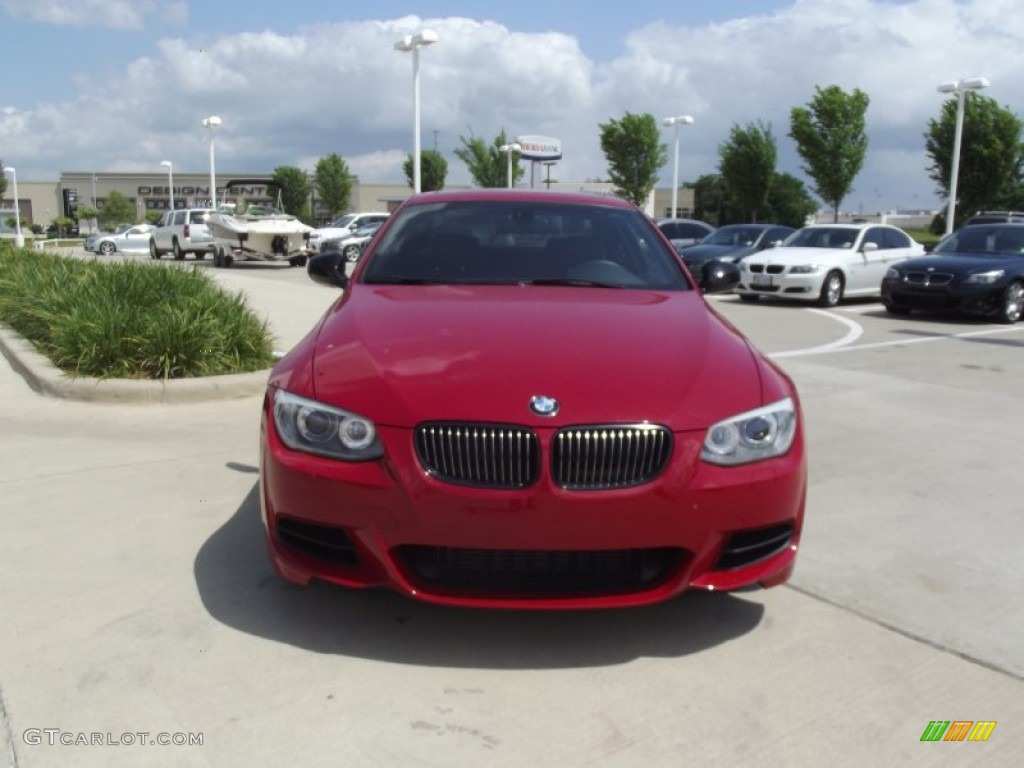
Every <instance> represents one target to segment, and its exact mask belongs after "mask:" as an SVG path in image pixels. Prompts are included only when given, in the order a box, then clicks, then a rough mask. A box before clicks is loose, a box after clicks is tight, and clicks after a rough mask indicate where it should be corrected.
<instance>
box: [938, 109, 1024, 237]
mask: <svg viewBox="0 0 1024 768" xmlns="http://www.w3.org/2000/svg"><path fill="white" fill-rule="evenodd" d="M956 111H957V99H956V97H954V98H951V99H947V100H946V102H945V103H944V104H943V105H942V112H941V114H940V116H939V119H938V120H929V121H928V131H927V132H926V133H925V134H924V137H925V150H926V151H927V153H928V156H929V157H930V158H931V161H932V162H931V166H930V167H929V169H928V176H929V178H931V179H932V181H934V182H935V183H936V184H937V185H938V186H937V192H938V193H939V194H940V195H941V196H942V197H943V198H945V199H947V200H948V199H949V181H950V178H949V177H950V173H951V170H952V157H953V138H954V133H955V131H956ZM1022 130H1024V123H1022V122H1021V120H1020V119H1019V118H1018V117H1017V116H1016V115H1014V114H1013V112H1011V111H1010V110H1009V108H1006V107H1000V106H999V104H997V103H996V101H995V100H994V99H991V98H989V97H987V96H983V95H981V94H980V93H974V92H968V93H967V94H966V98H965V100H964V123H963V134H962V137H961V148H960V169H959V174H958V176H959V178H958V180H957V189H956V194H957V200H958V203H957V207H956V218H957V220H958V221H957V222H955V223H959V221H961V220H962V218H964V217H967V216H970V215H971V214H973V213H974V212H975V211H979V210H983V209H986V208H988V209H994V208H1003V207H1006V208H1008V209H1011V210H1013V209H1015V208H1014V205H1015V203H1014V201H1015V200H1016V201H1019V200H1020V186H1021V181H1022V178H1021V173H1022V162H1024V145H1022V144H1021V138H1020V137H1021V131H1022ZM944 221H945V220H944V219H943V222H944Z"/></svg>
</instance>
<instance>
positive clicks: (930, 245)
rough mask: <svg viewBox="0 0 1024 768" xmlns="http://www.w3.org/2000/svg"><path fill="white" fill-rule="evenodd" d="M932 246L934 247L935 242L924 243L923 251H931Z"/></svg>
mask: <svg viewBox="0 0 1024 768" xmlns="http://www.w3.org/2000/svg"><path fill="white" fill-rule="evenodd" d="M934 248H935V243H925V244H924V252H925V253H931V252H932V250H933V249H934Z"/></svg>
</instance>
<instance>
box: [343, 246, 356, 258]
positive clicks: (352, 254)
mask: <svg viewBox="0 0 1024 768" xmlns="http://www.w3.org/2000/svg"><path fill="white" fill-rule="evenodd" d="M342 254H343V255H344V256H345V260H346V261H349V262H356V261H359V246H358V245H346V246H345V250H343V251H342Z"/></svg>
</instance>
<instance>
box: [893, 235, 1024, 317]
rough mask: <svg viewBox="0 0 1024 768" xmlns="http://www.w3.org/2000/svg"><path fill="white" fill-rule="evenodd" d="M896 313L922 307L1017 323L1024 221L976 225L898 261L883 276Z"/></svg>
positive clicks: (1023, 275)
mask: <svg viewBox="0 0 1024 768" xmlns="http://www.w3.org/2000/svg"><path fill="white" fill-rule="evenodd" d="M882 301H883V302H884V303H885V308H886V309H887V310H888V311H889V312H890V313H892V314H894V315H906V314H909V313H910V312H911V310H915V309H920V310H927V311H933V312H934V311H938V312H964V313H968V314H974V315H984V316H986V317H990V318H991V319H993V320H995V321H996V322H1000V323H1015V322H1017V321H1018V320H1019V319H1020V316H1021V312H1022V310H1024V224H972V225H970V226H966V227H962V228H960V229H958V230H957V231H956V232H954V233H953V234H951V235H949V236H948V237H946V238H945V239H944V240H943V241H942V242H940V243H939V244H938V245H937V246H935V250H933V251H932V252H931V254H930V255H929V256H925V257H922V258H919V259H910V260H909V261H903V262H900V263H898V264H896V265H894V266H893V267H892V268H891V269H889V271H888V272H887V273H886V275H885V278H884V279H883V280H882Z"/></svg>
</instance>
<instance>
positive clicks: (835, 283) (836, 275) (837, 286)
mask: <svg viewBox="0 0 1024 768" xmlns="http://www.w3.org/2000/svg"><path fill="white" fill-rule="evenodd" d="M842 300H843V275H842V273H840V272H835V271H833V272H829V273H828V274H827V275H825V282H823V283H822V284H821V293H819V294H818V306H819V307H834V306H836V305H837V304H838V303H839V302H840V301H842Z"/></svg>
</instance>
